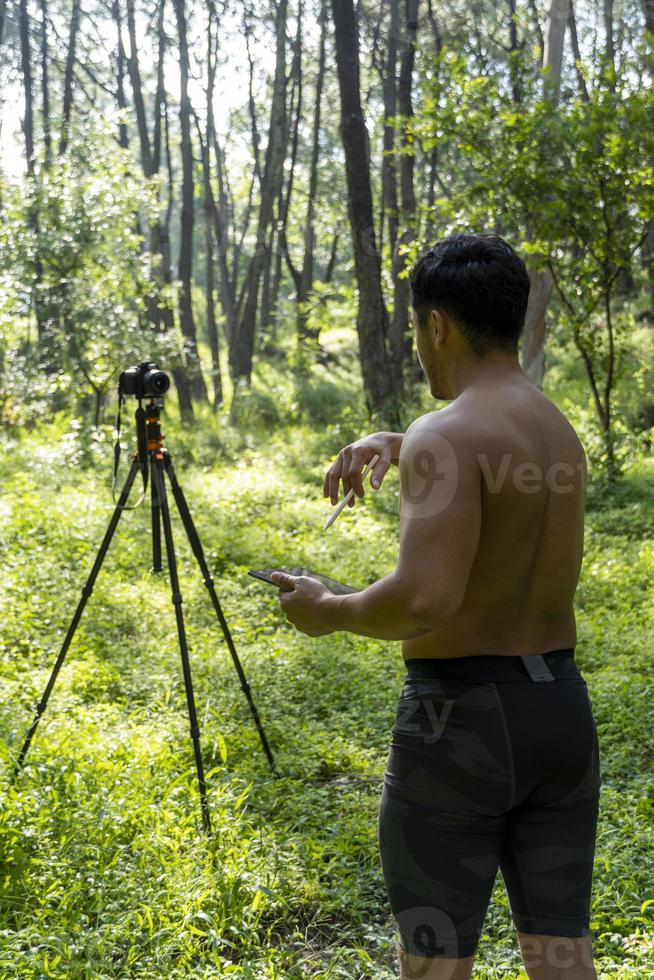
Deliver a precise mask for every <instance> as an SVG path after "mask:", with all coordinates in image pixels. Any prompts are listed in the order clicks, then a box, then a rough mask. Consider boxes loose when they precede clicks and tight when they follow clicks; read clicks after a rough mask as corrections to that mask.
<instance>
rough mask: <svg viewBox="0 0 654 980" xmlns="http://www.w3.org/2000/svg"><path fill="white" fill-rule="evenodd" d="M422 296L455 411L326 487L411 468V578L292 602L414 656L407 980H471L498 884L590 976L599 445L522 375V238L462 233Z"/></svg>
mask: <svg viewBox="0 0 654 980" xmlns="http://www.w3.org/2000/svg"><path fill="white" fill-rule="evenodd" d="M411 287H412V302H413V326H414V330H415V338H416V347H417V352H418V357H419V359H420V363H421V365H422V369H423V371H424V373H425V376H426V378H427V380H428V383H429V387H430V391H431V394H432V395H433V396H434V398H438V399H446V400H449V401H450V404H449V405H448V406H447V407H445V408H441V409H438V410H436V411H433V412H429V413H427V414H426V415H424V416H422V417H420V418H418V419H416V420H415V421H414V422H413V423H412V424H411V425H410V426H409V428H408V429H407V431H406V432H405V433H404V434H402V433H391V432H377V433H375V434H374V435H371V436H368V437H366V438H363V439H361V440H359V441H358V442H355V443H353V444H352V445H350V446H346V447H345V448H344V449H342V450H341V452H340V453H339V455H338V458H337V460H336V461H335V463H334V464H333V465H332V466H331V468H330V469H329V471H328V472H327V475H326V477H325V483H324V487H323V490H324V495H325V496H329V497H330V498H331V502H332V503H333V504H335V503H337V501H338V494H339V485H340V484H342V487H343V491H344V492H347V491H348V490H349V489H350V487H353V488H354V490H355V494H356V495H357V496H358V497H363V494H364V488H363V482H362V472H363V468H364V466H365V464H366V463H367V462H368V461H369V460H370V459H371V458H372V456H373V455H375V454H378V455H379V461H378V463H377V464H376V466H375V468H374V469H373V472H372V478H371V482H372V486H373V487H374V488H375V489H378V488H379V487H380V486H381V483H382V480H383V478H384V476H385V474H386V472H387V471H388V469H389V467H390V466H391V464H393V463H397V464H399V470H400V474H399V475H400V540H399V554H398V560H397V565H396V567H395V569H394V570H393V571H392V572H391V573H390V574H389V575H386V576H385V577H384V578H382V579H380V580H379V581H378V582H375V583H374V584H373V585H371V586H369V587H368V588H366V589H364V590H363V591H361V592H358V593H355V594H353V595H346V596H334V595H332V594H331V593H330V592H328V591H327V590H326V589H325V588H324V587H323V586H322V585H321V584H319V583H318V582H316V581H315V580H313V579H310V578H307V577H293V576H288V575H285V574H284V573H280V572H276V573H275V581H276V582H277V583H278V584H279V585H280V586H284V588H285V589H291V588H292V591H283V590H280V602H281V604H282V607H283V609H284V611H285V613H286V615H287V617H288V619H289V620H290V622H291V623H293V624H294V625H295V626H296V627H297V628H298V629H299V630H301V631H302V632H304V633H306V634H307V635H308V636H322V635H325V634H328V633H331V632H333V631H335V630H346V631H348V632H351V633H358V634H362V635H364V636H371V637H376V638H378V639H384V640H401V641H402V656H403V658H404V660H405V662H406V666H407V675H406V679H405V684H404V687H403V689H402V694H401V697H400V699H399V702H398V707H397V715H396V721H395V726H394V728H393V739H392V744H391V749H390V754H389V758H388V763H387V767H386V772H385V775H384V788H383V792H382V800H381V807H380V817H379V835H380V852H381V861H382V868H383V873H384V880H385V883H386V887H387V891H388V895H389V900H390V904H391V908H392V911H393V915H394V917H395V920H396V922H397V924H398V928H399V932H400V937H401V946H400V949H399V955H400V965H401V977H402V978H404V980H408V978H410V977H411V978H413V977H421V978H423V980H441V978H447V980H467V978H469V977H470V976H471V973H472V964H473V959H474V954H475V951H476V949H477V945H478V942H479V938H480V935H481V931H482V928H483V922H484V917H485V913H486V909H487V906H488V902H489V899H490V895H491V891H492V888H493V884H494V880H495V876H496V872H497V869H498V867H499V869H500V870H501V873H502V876H503V879H504V884H505V887H506V891H507V894H508V899H509V904H510V908H511V915H512V918H513V922H514V925H515V927H516V930H517V933H518V939H519V943H520V948H521V952H522V956H523V960H524V963H525V968H526V970H527V973H528V976H529V977H530V980H559V978H563V980H587V978H592V977H596V973H595V969H594V966H593V960H592V953H591V936H590V929H589V918H590V893H591V882H592V870H593V860H594V848H595V835H596V825H597V812H598V800H599V785H600V774H599V749H598V741H597V730H596V726H595V721H594V718H593V714H592V707H591V703H590V699H589V697H588V692H587V687H586V682H585V680H584V679H583V677H582V675H581V674H580V672H579V669H578V667H577V665H576V663H575V661H574V647H575V643H576V640H577V634H576V626H575V614H574V607H573V599H574V594H575V589H576V586H577V581H578V578H579V573H580V568H581V562H582V554H583V534H584V503H585V487H586V478H587V471H586V460H585V454H584V450H583V447H582V445H581V443H580V441H579V439H578V437H577V435H576V433H575V431H574V429H573V428H572V426H571V425H570V423H569V422H568V421H567V420H566V418H565V417H564V416H563V415H562V414H561V412H560V411H559V410H558V408H556V406H555V405H554V404H553V403H552V402H551V401H550V400H549V399H548V398H546V396H545V395H543V394H542V392H540V391H539V390H538V389H537V388H535V387H534V386H533V385H532V384H531V383H530V382H529V381H528V380H527V378H526V377H525V375H524V374H523V372H522V370H521V368H520V364H519V360H518V339H519V336H520V334H521V331H522V328H523V325H524V317H525V312H526V308H527V297H528V293H529V279H528V276H527V271H526V268H525V266H524V263H523V262H522V260H521V259H520V258H519V257H518V256H517V255H516V254H515V252H514V251H513V249H511V247H510V246H509V245H507V243H506V242H504V241H503V240H502V239H501V238H499V237H497V236H494V235H455V236H450V237H449V238H446V239H444V240H443V241H441V242H439V243H438V244H437V245H436V246H434V247H433V248H431V249H430V250H429V251H427V252H426V254H425V255H423V256H422V258H421V259H420V260H419V261H418V262H417V264H416V266H415V267H414V269H413V271H412V273H411ZM353 502H354V501H353ZM548 682H550V683H548ZM551 682H554V683H551Z"/></svg>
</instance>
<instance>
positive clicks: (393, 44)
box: [379, 0, 400, 261]
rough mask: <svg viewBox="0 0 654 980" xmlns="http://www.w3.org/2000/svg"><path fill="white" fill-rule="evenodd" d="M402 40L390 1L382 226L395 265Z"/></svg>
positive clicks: (395, 2)
mask: <svg viewBox="0 0 654 980" xmlns="http://www.w3.org/2000/svg"><path fill="white" fill-rule="evenodd" d="M399 36H400V0H390V22H389V30H388V49H387V51H386V64H385V66H384V77H383V85H382V91H383V96H384V144H383V146H384V152H383V157H382V165H381V166H382V178H381V180H382V194H381V199H382V207H381V221H380V222H379V237H380V243H379V248H380V251H381V250H382V249H383V241H384V223H385V221H384V219H386V223H387V224H388V242H389V246H390V253H391V261H393V257H394V255H395V245H396V242H397V228H398V213H397V172H396V168H395V155H394V147H395V126H394V124H393V122H392V120H393V119H394V117H395V115H396V113H397V42H398V38H399Z"/></svg>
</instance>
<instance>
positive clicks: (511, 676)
mask: <svg viewBox="0 0 654 980" xmlns="http://www.w3.org/2000/svg"><path fill="white" fill-rule="evenodd" d="M574 653H575V651H574V647H572V648H568V649H565V650H550V651H548V652H547V653H542V654H528V655H525V656H522V655H512V656H501V655H500V654H491V655H489V656H472V657H420V658H409V659H407V660H405V661H404V663H405V665H406V668H407V678H406V679H407V680H418V679H421V680H422V679H431V678H442V679H444V680H445V679H449V680H463V681H479V682H481V683H484V682H489V681H490V682H492V681H505V682H511V681H512V682H514V683H516V682H524V681H530V680H531V681H535V682H546V681H555V680H565V679H571V678H575V679H579V678H580V677H581V674H580V673H579V667H578V666H577V663H576V661H575V659H574Z"/></svg>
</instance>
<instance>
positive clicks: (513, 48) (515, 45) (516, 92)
mask: <svg viewBox="0 0 654 980" xmlns="http://www.w3.org/2000/svg"><path fill="white" fill-rule="evenodd" d="M508 3H509V70H510V73H511V92H512V95H513V101H514V102H515V103H516V105H519V104H520V103H521V102H522V80H521V78H520V66H519V62H518V57H519V55H520V44H519V42H518V20H517V17H518V14H517V10H516V0H508Z"/></svg>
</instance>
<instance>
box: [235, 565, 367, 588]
mask: <svg viewBox="0 0 654 980" xmlns="http://www.w3.org/2000/svg"><path fill="white" fill-rule="evenodd" d="M273 572H286V574H287V575H306V576H308V577H309V578H315V579H316V581H318V582H322V584H323V585H325V586H327V588H328V589H329V591H330V592H333V593H334V595H350V594H351V593H352V592H358V591H359V590H358V589H353V588H352V586H351V585H345V584H344V583H343V582H337V581H336V579H334V578H329V576H328V575H321V574H320V572H312V571H311V569H309V568H258V569H254V568H251V569H250V571H249V572H248V575H251V576H252V578H258V579H259V580H260V581H261V582H267V583H268V585H274V587H275V588H276V589H279V588H282V586H280V585H278V584H277V582H273V580H272V579H271V577H270V576H271V574H272V573H273ZM285 591H286V592H291V591H292V589H285Z"/></svg>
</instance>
